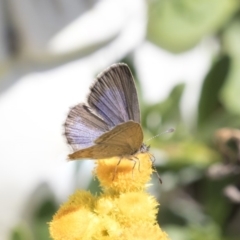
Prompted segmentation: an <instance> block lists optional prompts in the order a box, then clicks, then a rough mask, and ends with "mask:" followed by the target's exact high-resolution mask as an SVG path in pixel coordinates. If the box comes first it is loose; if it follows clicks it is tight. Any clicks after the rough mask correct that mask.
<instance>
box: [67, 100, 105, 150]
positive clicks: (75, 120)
mask: <svg viewBox="0 0 240 240" xmlns="http://www.w3.org/2000/svg"><path fill="white" fill-rule="evenodd" d="M107 131H109V127H108V125H107V124H106V123H105V122H104V121H103V120H102V119H101V118H99V117H98V116H96V115H95V114H93V113H92V112H91V110H90V109H89V107H87V106H86V105H84V104H79V105H77V106H75V107H73V108H72V109H71V110H70V112H69V114H68V117H67V120H66V122H65V135H66V137H67V141H68V143H69V144H70V145H71V146H72V148H73V150H74V151H77V150H79V149H83V148H87V147H90V146H92V145H94V141H95V140H96V139H97V138H98V137H99V136H101V135H102V134H103V133H104V132H107Z"/></svg>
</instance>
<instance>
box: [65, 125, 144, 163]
mask: <svg viewBox="0 0 240 240" xmlns="http://www.w3.org/2000/svg"><path fill="white" fill-rule="evenodd" d="M142 141H143V132H142V128H141V126H140V124H139V123H136V122H133V121H128V122H125V123H122V124H119V125H117V126H116V127H115V128H113V129H112V130H110V131H108V132H106V133H104V134H102V135H101V136H100V137H99V138H97V139H96V140H95V145H94V146H91V147H89V148H85V149H82V150H79V151H76V152H74V153H73V154H70V155H69V158H70V159H80V158H93V159H103V158H109V157H113V156H123V155H132V154H135V153H136V152H137V151H138V150H139V149H140V147H141V145H142Z"/></svg>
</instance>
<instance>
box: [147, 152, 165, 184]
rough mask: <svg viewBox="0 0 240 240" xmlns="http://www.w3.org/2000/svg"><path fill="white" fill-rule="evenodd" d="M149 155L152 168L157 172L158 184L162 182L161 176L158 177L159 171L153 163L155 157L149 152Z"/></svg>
mask: <svg viewBox="0 0 240 240" xmlns="http://www.w3.org/2000/svg"><path fill="white" fill-rule="evenodd" d="M149 155H150V160H151V162H152V168H153V169H154V170H155V173H156V174H157V178H158V181H159V182H160V184H162V179H161V177H160V175H159V173H158V171H157V168H156V166H155V164H154V163H155V161H156V158H155V157H154V156H153V155H152V154H151V153H149Z"/></svg>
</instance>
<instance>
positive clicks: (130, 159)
mask: <svg viewBox="0 0 240 240" xmlns="http://www.w3.org/2000/svg"><path fill="white" fill-rule="evenodd" d="M136 159H137V160H136ZM129 161H133V167H132V178H133V171H134V169H135V167H136V164H137V161H138V162H139V159H138V158H137V157H134V156H133V157H131V158H129ZM138 166H139V165H138Z"/></svg>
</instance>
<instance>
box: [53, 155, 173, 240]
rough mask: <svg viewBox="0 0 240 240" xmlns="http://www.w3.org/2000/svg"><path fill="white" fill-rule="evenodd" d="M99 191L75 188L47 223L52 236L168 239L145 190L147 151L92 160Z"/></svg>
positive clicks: (73, 239) (71, 239)
mask: <svg viewBox="0 0 240 240" xmlns="http://www.w3.org/2000/svg"><path fill="white" fill-rule="evenodd" d="M94 173H95V175H96V176H97V178H98V179H99V181H100V184H101V186H102V189H103V193H102V194H101V195H100V196H98V197H95V196H92V195H91V194H90V193H89V192H86V191H77V192H76V193H75V194H73V195H72V196H71V197H70V198H69V200H68V201H67V202H66V203H65V204H63V205H62V206H61V208H60V209H59V210H58V212H57V213H56V214H55V216H54V217H53V220H52V221H51V223H50V234H51V236H52V238H53V239H54V240H65V239H68V240H78V239H81V240H85V239H86V240H88V239H94V240H98V239H99V240H113V239H116V240H127V239H138V240H139V239H140V240H141V239H144V240H145V239H150V240H151V239H154V240H155V239H156V240H157V239H158V240H169V238H168V236H167V234H166V233H165V232H163V231H162V230H161V228H160V227H159V225H158V224H157V222H156V214H157V211H158V205H159V204H158V203H157V201H156V200H155V198H154V197H152V196H150V195H149V194H148V193H146V192H145V189H146V183H147V182H148V181H149V180H150V175H151V173H152V162H151V159H150V154H148V153H139V154H137V155H135V156H133V157H132V158H131V159H128V158H122V159H119V158H117V157H114V158H111V159H102V160H98V161H96V168H95V170H94Z"/></svg>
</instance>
